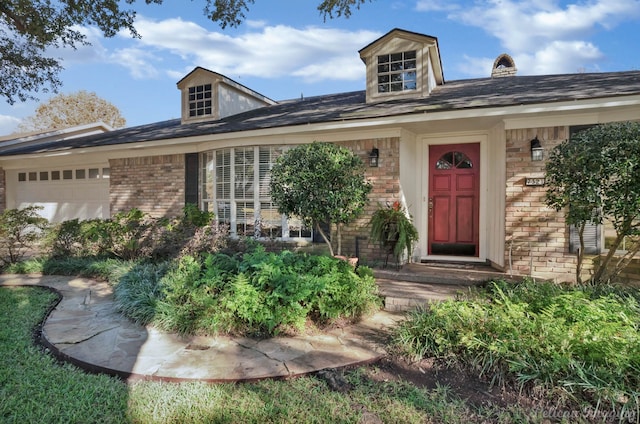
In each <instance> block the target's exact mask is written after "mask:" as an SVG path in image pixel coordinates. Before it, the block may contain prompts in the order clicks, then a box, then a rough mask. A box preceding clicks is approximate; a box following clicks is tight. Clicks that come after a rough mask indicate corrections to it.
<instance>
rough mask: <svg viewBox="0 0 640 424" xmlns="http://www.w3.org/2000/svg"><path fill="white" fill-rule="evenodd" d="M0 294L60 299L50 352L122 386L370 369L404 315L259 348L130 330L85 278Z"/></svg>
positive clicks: (21, 278) (103, 291) (381, 315)
mask: <svg viewBox="0 0 640 424" xmlns="http://www.w3.org/2000/svg"><path fill="white" fill-rule="evenodd" d="M0 285H3V286H24V285H27V286H45V287H50V288H52V289H54V290H56V291H57V292H58V293H60V294H61V295H62V299H61V301H60V303H59V304H58V305H57V306H56V307H55V309H54V310H53V311H52V312H51V314H50V315H49V317H48V318H47V319H46V321H45V323H44V325H43V328H42V339H43V343H44V344H45V346H47V347H48V348H49V349H50V350H51V352H52V353H53V354H54V355H56V356H58V357H60V358H61V359H63V360H66V361H69V362H72V363H74V364H76V365H78V366H80V367H81V368H84V369H86V370H89V371H92V372H103V373H107V374H111V375H117V376H120V377H122V378H126V379H134V380H135V379H156V380H167V381H182V380H202V381H209V382H231V381H242V380H256V379H263V378H287V377H293V376H297V375H302V374H307V373H311V372H314V371H319V370H322V369H326V368H339V367H344V366H349V365H358V364H364V363H369V362H373V361H376V360H377V359H379V358H381V357H382V356H384V355H385V354H386V352H385V350H384V343H385V341H386V338H387V336H388V330H389V328H390V327H392V326H394V325H395V324H396V323H397V322H398V321H400V320H402V319H403V317H404V316H403V315H402V314H398V313H390V312H385V311H381V312H378V313H377V314H375V315H374V316H372V317H369V318H368V319H365V320H364V321H362V322H360V323H358V324H356V325H350V326H347V327H343V328H335V329H332V330H330V331H328V332H324V333H322V334H313V335H305V336H298V337H275V338H270V339H265V340H254V339H250V338H232V337H196V336H192V337H180V336H178V335H176V334H168V333H163V332H160V331H157V330H155V329H153V328H146V327H142V326H139V325H135V324H133V323H131V322H130V321H129V320H128V319H126V318H124V317H123V316H122V315H121V314H120V313H118V312H117V311H116V309H115V304H114V298H113V290H112V288H111V286H110V285H109V284H107V283H104V282H97V281H93V280H89V279H85V278H77V277H63V276H42V275H0Z"/></svg>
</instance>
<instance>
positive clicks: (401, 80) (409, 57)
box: [378, 50, 417, 93]
mask: <svg viewBox="0 0 640 424" xmlns="http://www.w3.org/2000/svg"><path fill="white" fill-rule="evenodd" d="M416 81H417V79H416V51H415V50H410V51H406V52H402V53H391V54H383V55H379V56H378V93H393V92H402V91H409V90H415V89H416V88H417V85H416Z"/></svg>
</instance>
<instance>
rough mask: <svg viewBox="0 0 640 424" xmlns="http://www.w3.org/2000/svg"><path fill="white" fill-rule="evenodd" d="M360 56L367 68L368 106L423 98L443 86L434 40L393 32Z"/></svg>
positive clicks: (399, 30)
mask: <svg viewBox="0 0 640 424" xmlns="http://www.w3.org/2000/svg"><path fill="white" fill-rule="evenodd" d="M359 53H360V59H362V61H363V62H364V64H365V65H366V66H367V91H366V101H367V103H371V102H384V101H389V100H395V99H420V98H425V97H427V96H429V94H430V93H431V91H432V90H433V89H435V88H436V87H437V86H439V85H442V84H444V75H443V74H442V63H440V51H439V50H438V39H437V38H435V37H431V36H429V35H424V34H418V33H416V32H411V31H405V30H402V29H398V28H396V29H393V30H391V31H389V32H388V33H387V34H386V35H383V36H382V37H380V38H378V39H377V40H376V41H374V42H373V43H371V44H369V45H368V46H366V47H364V48H362V49H360V51H359Z"/></svg>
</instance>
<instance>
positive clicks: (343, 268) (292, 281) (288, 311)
mask: <svg viewBox="0 0 640 424" xmlns="http://www.w3.org/2000/svg"><path fill="white" fill-rule="evenodd" d="M149 267H150V266H149V265H139V266H138V267H137V268H136V269H134V270H133V271H132V272H131V273H129V274H128V275H127V276H126V277H125V278H123V279H121V280H120V282H119V283H118V284H117V286H116V299H117V302H118V304H119V305H120V309H121V310H122V311H123V312H125V314H127V315H128V316H130V317H131V318H132V319H134V320H136V321H137V322H139V323H141V324H148V323H151V324H153V325H156V326H158V327H160V328H162V329H165V330H168V331H177V332H180V333H188V334H215V333H220V332H222V333H226V332H234V333H243V334H254V335H257V334H261V335H265V334H269V335H272V334H278V333H281V332H287V331H296V332H299V331H302V330H303V329H304V327H305V325H306V324H307V322H309V320H312V321H313V322H315V323H317V324H325V323H327V322H330V321H331V320H333V319H338V318H348V319H357V318H359V317H360V316H361V315H362V314H365V313H367V312H369V311H370V310H372V309H374V308H376V307H378V306H379V299H378V297H377V287H376V285H375V282H374V279H373V277H372V276H371V275H370V273H367V272H366V268H365V269H364V270H363V271H362V275H363V276H362V277H360V276H358V275H357V274H356V273H355V272H354V271H353V268H351V266H350V265H349V264H347V263H346V262H345V261H341V260H338V259H334V258H332V257H328V256H312V255H306V254H296V253H292V252H290V251H283V252H281V253H279V254H276V253H267V252H265V250H264V248H263V247H261V246H259V245H257V246H254V247H253V249H252V250H251V251H250V252H247V253H245V254H244V255H242V256H240V255H233V256H230V255H227V254H224V253H216V254H209V255H207V256H205V257H204V259H203V260H202V259H198V258H197V257H192V256H184V257H182V258H180V259H177V260H174V261H172V262H171V263H170V265H168V266H167V267H166V268H162V269H160V268H153V267H151V268H149ZM158 270H160V271H158ZM137 287H144V288H145V289H144V290H141V289H138V288H137ZM149 293H151V295H149ZM138 309H143V310H138Z"/></svg>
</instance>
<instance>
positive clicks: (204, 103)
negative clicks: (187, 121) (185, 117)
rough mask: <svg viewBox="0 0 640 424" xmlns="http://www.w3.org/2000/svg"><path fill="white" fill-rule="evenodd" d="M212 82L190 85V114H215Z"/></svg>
mask: <svg viewBox="0 0 640 424" xmlns="http://www.w3.org/2000/svg"><path fill="white" fill-rule="evenodd" d="M211 100H212V91H211V84H204V85H196V86H194V87H189V116H190V117H196V116H206V115H211V114H213V108H212V102H211Z"/></svg>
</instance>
